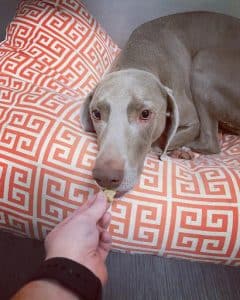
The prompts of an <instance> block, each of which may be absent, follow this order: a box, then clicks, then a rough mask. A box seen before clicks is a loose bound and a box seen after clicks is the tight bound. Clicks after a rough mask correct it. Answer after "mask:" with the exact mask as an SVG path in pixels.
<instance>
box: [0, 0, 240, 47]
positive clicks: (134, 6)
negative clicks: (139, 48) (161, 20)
mask: <svg viewBox="0 0 240 300" xmlns="http://www.w3.org/2000/svg"><path fill="white" fill-rule="evenodd" d="M83 1H84V2H85V4H86V5H87V7H88V9H89V11H90V12H91V13H92V14H93V15H94V16H95V17H96V18H97V19H98V20H99V21H100V23H101V24H102V26H103V27H104V28H105V29H106V31H107V32H108V33H109V34H110V35H111V36H112V38H113V39H114V40H115V41H116V42H117V43H118V44H119V45H120V46H121V47H122V46H123V45H124V43H125V42H126V40H127V39H128V36H129V34H130V33H131V31H132V30H133V29H134V28H135V27H137V26H138V25H140V24H142V23H144V22H146V21H148V20H150V19H154V18H157V17H159V16H163V15H167V14H171V13H176V12H183V11H190V10H209V11H216V12H222V13H225V14H229V15H233V16H236V17H240V0H83ZM18 2H19V0H0V40H3V39H4V37H5V27H6V25H7V24H8V23H9V21H10V20H11V18H12V17H13V15H14V12H15V9H16V6H17V3H18Z"/></svg>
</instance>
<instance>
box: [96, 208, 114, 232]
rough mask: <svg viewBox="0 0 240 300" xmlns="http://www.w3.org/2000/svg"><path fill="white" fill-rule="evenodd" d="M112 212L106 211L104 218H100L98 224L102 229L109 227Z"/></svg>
mask: <svg viewBox="0 0 240 300" xmlns="http://www.w3.org/2000/svg"><path fill="white" fill-rule="evenodd" d="M111 217H112V216H111V214H110V213H109V212H105V214H104V215H103V216H102V218H101V219H100V220H99V222H98V225H99V226H100V227H101V228H102V229H107V228H108V226H109V225H110V222H111Z"/></svg>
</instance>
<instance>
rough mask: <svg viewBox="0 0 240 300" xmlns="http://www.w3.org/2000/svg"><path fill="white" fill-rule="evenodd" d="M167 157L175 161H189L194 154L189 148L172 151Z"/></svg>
mask: <svg viewBox="0 0 240 300" xmlns="http://www.w3.org/2000/svg"><path fill="white" fill-rule="evenodd" d="M169 156H170V157H172V158H177V159H185V160H191V159H193V158H194V153H193V152H192V151H191V149H190V148H187V147H182V148H179V149H176V150H172V151H171V152H170V153H169Z"/></svg>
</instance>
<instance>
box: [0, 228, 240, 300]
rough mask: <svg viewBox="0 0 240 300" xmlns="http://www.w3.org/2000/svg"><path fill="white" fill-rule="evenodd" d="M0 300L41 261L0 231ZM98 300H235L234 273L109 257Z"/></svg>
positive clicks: (28, 243) (33, 246)
mask: <svg viewBox="0 0 240 300" xmlns="http://www.w3.org/2000/svg"><path fill="white" fill-rule="evenodd" d="M0 249H1V250H0V251H1V258H0V299H1V300H7V299H9V297H10V295H11V294H12V293H14V292H15V291H16V290H17V289H18V288H19V287H20V286H21V285H22V284H23V282H24V281H25V280H26V279H27V278H28V277H29V276H30V274H32V272H34V270H35V269H36V268H37V267H38V265H39V264H40V263H41V260H42V259H43V257H44V249H43V244H42V243H41V242H39V241H36V240H30V239H23V238H19V237H16V236H13V235H11V234H8V233H4V232H1V231H0ZM107 265H108V270H109V280H108V283H107V285H106V287H105V289H104V298H103V300H110V299H111V300H113V299H114V300H146V299H147V300H158V299H159V300H160V299H161V300H162V299H164V300H165V299H166V300H215V299H216V300H237V299H240V268H233V267H226V266H221V265H213V264H201V263H192V262H188V261H183V260H175V259H166V258H160V257H156V256H150V255H131V254H121V253H117V252H112V253H111V254H110V255H109V257H108V261H107Z"/></svg>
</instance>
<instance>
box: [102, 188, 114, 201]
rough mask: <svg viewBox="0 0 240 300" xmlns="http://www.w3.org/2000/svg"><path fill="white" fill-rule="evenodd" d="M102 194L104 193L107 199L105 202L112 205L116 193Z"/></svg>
mask: <svg viewBox="0 0 240 300" xmlns="http://www.w3.org/2000/svg"><path fill="white" fill-rule="evenodd" d="M103 192H104V194H105V196H106V198H107V201H108V202H109V203H112V202H113V200H114V196H115V195H116V191H113V190H104V191H103Z"/></svg>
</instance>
